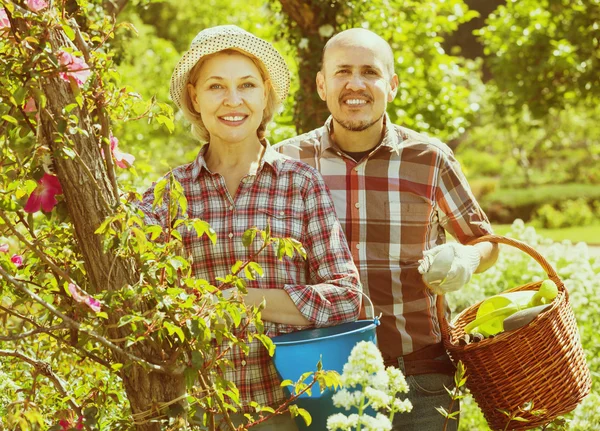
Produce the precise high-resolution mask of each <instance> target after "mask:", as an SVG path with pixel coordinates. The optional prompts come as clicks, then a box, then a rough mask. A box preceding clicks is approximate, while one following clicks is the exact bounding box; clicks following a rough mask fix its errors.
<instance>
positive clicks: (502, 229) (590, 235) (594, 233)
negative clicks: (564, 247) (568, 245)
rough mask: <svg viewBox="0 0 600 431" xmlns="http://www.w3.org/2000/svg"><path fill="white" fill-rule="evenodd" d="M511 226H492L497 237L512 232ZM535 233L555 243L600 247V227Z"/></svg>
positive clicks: (579, 227) (540, 230) (576, 227)
mask: <svg viewBox="0 0 600 431" xmlns="http://www.w3.org/2000/svg"><path fill="white" fill-rule="evenodd" d="M510 226H511V225H509V224H492V227H493V228H494V232H495V233H496V234H497V235H505V234H506V233H507V232H508V231H509V230H510ZM535 231H536V232H537V233H538V234H540V235H541V236H544V237H547V238H550V239H552V240H554V241H563V240H565V239H568V240H571V242H573V243H574V244H575V243H578V242H581V241H583V242H586V243H588V244H594V245H600V225H593V226H574V227H567V228H563V229H536V230H535Z"/></svg>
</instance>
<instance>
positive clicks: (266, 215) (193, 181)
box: [138, 144, 361, 412]
mask: <svg viewBox="0 0 600 431" xmlns="http://www.w3.org/2000/svg"><path fill="white" fill-rule="evenodd" d="M205 148H206V146H205V147H203V149H202V150H201V151H200V153H199V154H198V157H197V158H196V160H195V161H194V162H193V163H190V164H188V165H184V166H180V167H178V168H176V169H174V170H173V171H172V174H173V175H174V177H175V178H176V179H177V180H178V181H179V182H180V183H181V185H182V186H183V189H184V191H185V195H186V198H187V200H188V217H190V218H199V219H202V220H204V221H206V222H208V223H210V225H211V227H212V228H213V229H214V230H215V232H216V234H217V237H218V240H217V243H216V244H215V245H213V244H212V242H211V241H210V240H209V239H208V238H207V237H206V236H203V237H201V238H198V237H197V235H196V234H195V232H193V231H187V230H186V229H181V230H180V233H181V235H182V237H183V241H184V245H185V248H186V250H187V251H188V253H191V255H192V257H193V264H192V269H193V273H194V275H195V276H196V277H199V278H202V279H205V280H208V281H210V282H211V283H216V284H218V282H217V281H216V277H224V276H225V275H227V274H229V273H230V272H231V267H232V265H233V264H234V263H235V262H236V261H238V260H241V261H246V260H248V259H249V258H250V256H251V255H252V254H253V253H256V251H257V250H258V248H259V247H260V246H261V245H262V241H261V240H260V239H259V238H257V240H255V242H254V244H252V246H251V247H249V248H246V247H244V246H243V244H242V234H243V233H244V232H245V231H246V230H247V229H249V228H251V227H257V228H259V229H265V228H266V226H267V222H269V223H270V225H271V234H272V236H273V237H292V238H295V239H297V240H298V241H300V242H301V243H302V244H303V246H304V248H305V249H306V252H307V254H308V257H307V260H304V259H302V258H301V257H300V256H297V255H295V256H294V257H293V258H287V257H284V259H283V260H282V261H280V260H278V259H277V256H276V248H275V247H267V248H266V249H265V250H264V251H263V252H262V253H261V254H260V255H259V256H258V258H255V259H254V261H256V262H257V263H259V264H260V265H261V267H262V268H263V270H264V276H263V277H261V278H259V279H257V280H255V281H251V280H247V287H251V288H261V289H284V290H285V291H286V292H287V293H288V294H289V296H290V298H291V299H292V301H293V302H294V303H295V304H296V306H297V307H298V309H299V310H300V312H301V313H302V315H303V316H304V317H306V318H307V319H308V320H309V321H310V322H312V323H313V325H314V326H316V327H321V326H331V325H336V324H340V323H344V322H349V321H354V320H356V319H357V318H358V314H359V311H360V296H361V295H360V293H358V292H357V290H361V286H360V282H359V278H358V271H357V269H356V266H355V265H354V263H353V262H352V256H351V254H350V251H349V249H348V245H347V243H346V239H345V237H344V234H343V231H342V230H341V227H340V223H339V221H338V219H337V217H336V214H335V209H334V207H333V203H332V201H331V196H330V194H329V192H328V190H327V188H326V186H325V183H324V182H323V179H322V177H321V176H320V175H319V173H318V172H317V171H316V170H314V169H313V168H311V167H310V166H308V165H306V164H304V163H302V162H299V161H296V160H292V159H290V158H288V157H286V156H284V155H282V154H279V153H277V152H276V151H275V150H273V148H272V147H271V146H270V145H268V144H267V146H266V149H265V154H264V156H263V158H262V161H261V163H260V165H259V167H258V168H257V170H256V172H252V173H250V174H249V175H247V176H246V177H244V178H243V179H242V181H241V183H240V185H239V189H238V190H237V193H236V195H235V198H232V197H231V195H230V193H229V192H228V190H227V188H226V186H225V181H224V179H223V177H222V176H221V175H220V174H218V173H211V172H210V170H209V169H208V167H207V166H206V162H205V160H204V152H205ZM153 200H154V185H153V186H152V187H151V188H150V189H148V190H147V191H146V192H145V193H144V198H143V202H142V203H140V204H139V205H138V206H139V207H140V208H141V209H142V211H143V212H144V213H145V215H146V222H147V223H148V224H159V225H162V226H163V227H164V226H165V225H166V223H167V222H166V220H167V206H166V204H165V205H164V206H162V207H158V208H155V209H154V210H152V202H153ZM242 326H243V325H242ZM264 328H265V333H266V335H268V336H269V337H273V336H276V335H280V334H284V333H288V332H291V331H295V330H299V329H304V328H303V327H299V326H292V325H284V324H278V323H273V322H264ZM248 330H249V331H254V330H255V328H249V329H248ZM236 335H238V336H243V335H244V334H243V333H241V332H237V333H236ZM226 347H227V343H226V342H224V343H223V344H222V345H221V346H218V348H220V349H225V348H226ZM227 358H228V359H229V360H230V361H231V362H232V364H233V368H230V369H228V370H227V371H225V374H224V377H225V378H226V379H227V380H229V381H233V382H234V383H235V384H236V385H237V387H238V389H239V391H240V399H241V400H242V402H243V407H244V408H243V410H244V411H245V412H251V411H252V409H251V408H249V407H248V406H247V403H248V402H249V401H256V402H258V403H260V404H261V405H268V406H274V405H277V404H279V403H281V402H282V401H283V400H284V399H285V396H284V394H283V391H282V389H281V388H280V386H279V384H280V382H281V381H280V379H279V377H278V376H277V372H276V370H275V368H274V366H273V362H272V359H271V357H270V356H269V354H268V352H267V351H266V349H265V348H264V347H263V346H262V344H261V343H260V341H257V340H254V341H252V342H251V343H250V352H249V354H248V355H244V354H243V353H242V352H241V350H240V349H238V348H232V349H230V350H229V353H228V355H227ZM312 365H314V364H312ZM307 371H308V370H307Z"/></svg>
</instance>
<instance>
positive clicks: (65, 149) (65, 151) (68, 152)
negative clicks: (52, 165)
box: [61, 146, 77, 159]
mask: <svg viewBox="0 0 600 431" xmlns="http://www.w3.org/2000/svg"><path fill="white" fill-rule="evenodd" d="M61 150H62V152H63V154H64V155H65V156H67V157H68V158H69V159H74V158H75V156H76V155H77V153H75V150H73V148H69V147H67V146H63V147H62V148H61Z"/></svg>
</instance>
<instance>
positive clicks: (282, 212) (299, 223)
mask: <svg viewBox="0 0 600 431" xmlns="http://www.w3.org/2000/svg"><path fill="white" fill-rule="evenodd" d="M258 214H259V217H258V218H259V219H262V220H261V221H262V227H260V226H257V227H258V228H259V229H262V230H264V229H266V227H267V223H268V224H269V225H270V226H271V236H272V237H274V238H294V239H296V240H298V241H300V242H302V240H303V239H304V238H303V233H304V214H303V213H302V212H300V211H297V210H294V209H291V208H286V207H284V206H283V205H279V206H275V207H273V208H262V209H259V210H258Z"/></svg>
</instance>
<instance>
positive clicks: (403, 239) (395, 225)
mask: <svg viewBox="0 0 600 431" xmlns="http://www.w3.org/2000/svg"><path fill="white" fill-rule="evenodd" d="M431 214H432V207H431V205H429V204H428V203H427V202H401V201H399V200H394V201H387V202H386V204H385V215H386V218H387V221H388V223H389V229H390V244H389V255H390V257H391V258H392V259H401V260H402V261H408V262H413V261H416V260H417V259H420V258H421V257H422V252H423V246H424V244H425V242H426V238H427V233H428V231H429V230H430V229H431Z"/></svg>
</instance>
